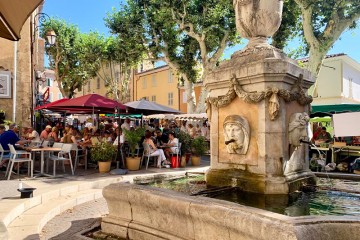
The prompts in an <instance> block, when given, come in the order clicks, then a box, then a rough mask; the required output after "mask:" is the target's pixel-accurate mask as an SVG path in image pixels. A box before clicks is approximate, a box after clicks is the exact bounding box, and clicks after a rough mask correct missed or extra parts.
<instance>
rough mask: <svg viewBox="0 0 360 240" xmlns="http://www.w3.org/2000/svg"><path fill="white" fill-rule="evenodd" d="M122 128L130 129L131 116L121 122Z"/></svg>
mask: <svg viewBox="0 0 360 240" xmlns="http://www.w3.org/2000/svg"><path fill="white" fill-rule="evenodd" d="M121 129H126V130H128V131H130V118H126V119H125V122H124V123H123V124H121Z"/></svg>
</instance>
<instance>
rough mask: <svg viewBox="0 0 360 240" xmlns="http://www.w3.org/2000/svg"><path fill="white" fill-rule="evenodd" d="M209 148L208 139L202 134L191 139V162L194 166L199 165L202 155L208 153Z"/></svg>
mask: <svg viewBox="0 0 360 240" xmlns="http://www.w3.org/2000/svg"><path fill="white" fill-rule="evenodd" d="M207 150H208V145H207V143H206V139H205V138H204V137H202V136H199V137H196V138H194V139H193V140H192V141H191V152H192V157H191V164H192V165H193V166H199V165H200V160H201V156H202V155H204V154H205V153H206V151H207Z"/></svg>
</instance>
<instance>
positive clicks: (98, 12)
mask: <svg viewBox="0 0 360 240" xmlns="http://www.w3.org/2000/svg"><path fill="white" fill-rule="evenodd" d="M120 2H121V1H120V0H45V5H44V9H43V12H44V13H46V14H48V15H49V16H54V17H59V18H61V19H64V20H65V21H66V22H68V23H72V24H75V25H77V26H78V27H79V29H80V31H81V32H90V31H91V30H93V31H98V32H100V33H104V34H106V35H108V34H109V31H108V29H107V28H106V27H105V23H104V20H103V19H104V18H105V17H106V14H107V13H108V12H111V11H112V8H113V7H115V8H117V9H119V6H120ZM359 40H360V27H358V28H357V29H355V30H350V31H347V32H345V33H343V34H342V36H341V40H338V41H337V42H336V43H335V45H334V46H333V48H332V49H331V50H330V52H329V53H328V54H335V53H345V54H348V55H349V56H350V57H351V58H353V59H354V60H356V61H357V62H359V63H360V43H359ZM292 46H293V47H295V45H292ZM292 46H290V47H292ZM242 47H243V46H235V47H233V48H232V49H228V50H227V51H226V53H225V58H228V57H229V56H230V55H231V54H232V53H233V52H234V51H236V50H238V49H241V48H242Z"/></svg>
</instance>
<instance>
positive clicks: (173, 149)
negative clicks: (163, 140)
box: [164, 132, 179, 159]
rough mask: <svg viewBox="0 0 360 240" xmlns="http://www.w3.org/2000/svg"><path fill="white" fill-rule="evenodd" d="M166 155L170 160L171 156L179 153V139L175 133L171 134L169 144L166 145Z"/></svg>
mask: <svg viewBox="0 0 360 240" xmlns="http://www.w3.org/2000/svg"><path fill="white" fill-rule="evenodd" d="M165 147H166V148H165V149H164V153H165V156H166V158H167V159H170V154H176V153H177V152H178V151H179V139H178V138H176V137H175V133H174V132H170V133H169V142H168V143H167V144H165Z"/></svg>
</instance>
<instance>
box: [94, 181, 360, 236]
mask: <svg viewBox="0 0 360 240" xmlns="http://www.w3.org/2000/svg"><path fill="white" fill-rule="evenodd" d="M103 195H104V197H105V199H106V201H107V203H108V207H109V215H108V216H107V217H105V218H103V221H102V224H101V226H102V231H103V232H105V233H107V234H114V235H117V236H119V237H123V238H128V239H197V240H202V239H204V240H205V239H206V240H209V239H210V240H211V239H214V240H215V239H223V240H231V239H256V240H260V239H277V240H288V239H307V240H319V239H320V240H322V239H324V240H325V239H332V240H342V239H356V238H357V237H358V229H359V228H360V218H359V217H333V216H325V217H324V216H322V217H317V216H305V217H288V216H284V215H280V214H276V213H272V212H268V211H265V210H261V209H256V208H252V207H246V206H242V205H238V204H234V203H229V202H226V201H222V200H216V199H208V198H204V197H190V196H186V195H183V194H180V193H177V192H173V191H169V190H164V189H156V188H151V187H145V186H136V185H131V184H111V185H109V186H107V187H105V188H104V189H103ZM174 236H176V238H174Z"/></svg>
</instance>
